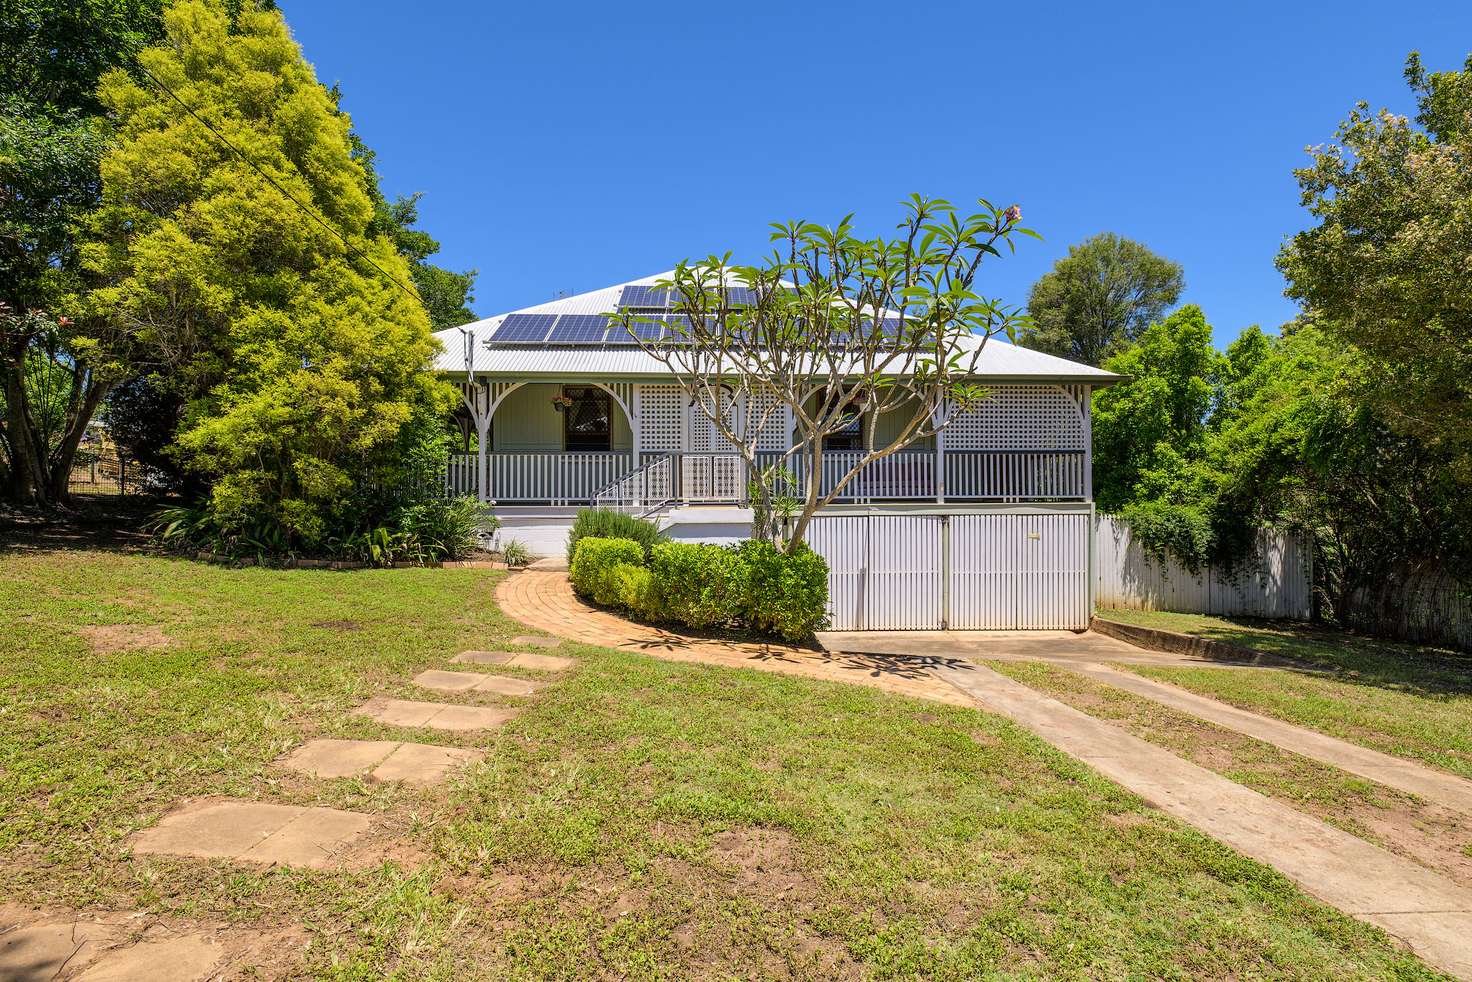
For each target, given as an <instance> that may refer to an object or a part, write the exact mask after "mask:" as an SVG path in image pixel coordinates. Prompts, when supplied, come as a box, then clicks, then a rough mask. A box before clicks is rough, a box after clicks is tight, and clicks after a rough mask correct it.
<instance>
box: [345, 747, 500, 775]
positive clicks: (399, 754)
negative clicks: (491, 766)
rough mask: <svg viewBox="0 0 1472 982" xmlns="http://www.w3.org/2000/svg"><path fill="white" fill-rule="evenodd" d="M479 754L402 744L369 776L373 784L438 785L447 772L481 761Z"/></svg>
mask: <svg viewBox="0 0 1472 982" xmlns="http://www.w3.org/2000/svg"><path fill="white" fill-rule="evenodd" d="M484 756H485V753H484V752H483V751H480V750H462V749H460V748H459V747H433V746H430V745H429V744H427V743H401V744H399V749H397V750H395V751H394V752H393V753H391V754H389V755H388V758H387V759H386V760H385V761H384V762H383V763H381V764H379V765H378V766H377V767H375V768H374V769H373V773H372V774H370V775H368V776H369V777H370V778H371V779H372V780H375V781H403V782H404V783H405V784H420V785H423V784H438V783H439V782H440V781H443V780H444V779H445V778H447V777H449V775H450V772H451V771H453V770H454V769H455V768H457V767H460V766H462V765H464V764H471V763H474V762H475V761H477V760H480V759H481V758H483V757H484Z"/></svg>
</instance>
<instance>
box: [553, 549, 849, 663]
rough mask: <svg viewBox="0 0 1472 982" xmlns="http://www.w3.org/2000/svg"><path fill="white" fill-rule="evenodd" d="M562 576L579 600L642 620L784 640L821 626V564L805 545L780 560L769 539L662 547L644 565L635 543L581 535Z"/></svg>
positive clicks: (824, 577) (824, 592)
mask: <svg viewBox="0 0 1472 982" xmlns="http://www.w3.org/2000/svg"><path fill="white" fill-rule="evenodd" d="M570 575H571V578H572V583H573V588H574V589H575V590H577V592H578V593H579V594H580V595H582V596H583V597H586V598H589V599H591V600H593V601H595V602H596V603H600V604H603V605H604V606H608V607H620V608H622V609H624V610H626V611H628V612H629V613H631V614H633V615H634V616H635V617H637V618H639V619H641V620H645V621H668V622H671V623H675V624H681V625H684V626H686V627H692V628H696V629H698V630H704V629H709V628H718V627H730V628H744V629H746V630H749V631H752V632H754V633H759V634H775V635H778V636H779V637H781V638H783V639H785V640H787V641H806V640H808V639H809V638H811V637H812V636H813V632H814V631H818V630H821V629H822V628H823V627H824V625H825V624H826V623H827V607H828V566H827V564H826V563H824V562H823V557H822V556H819V555H818V554H817V553H815V552H813V551H811V550H810V549H807V548H805V547H804V548H801V549H799V550H798V551H797V552H796V553H794V554H793V555H790V556H788V555H784V554H783V553H781V552H778V551H777V549H776V548H775V547H774V546H773V545H772V544H771V543H769V542H756V541H749V542H743V543H741V545H739V546H731V547H724V546H713V545H702V544H698V543H693V542H662V543H658V544H656V545H655V546H654V548H653V550H652V551H651V555H650V557H649V565H648V566H647V567H646V566H645V565H644V561H643V552H642V547H641V545H640V544H639V543H638V542H634V541H632V540H628V539H604V538H599V537H597V536H586V537H584V538H583V539H581V540H580V541H579V543H578V545H577V547H576V549H575V550H574V553H573V560H572V567H571V574H570Z"/></svg>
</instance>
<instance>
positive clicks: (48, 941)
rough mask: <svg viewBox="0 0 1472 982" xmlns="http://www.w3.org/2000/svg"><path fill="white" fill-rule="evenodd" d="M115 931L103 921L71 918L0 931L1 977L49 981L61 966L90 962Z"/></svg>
mask: <svg viewBox="0 0 1472 982" xmlns="http://www.w3.org/2000/svg"><path fill="white" fill-rule="evenodd" d="M116 934H117V931H116V929H115V928H111V927H109V926H108V925H105V924H94V923H90V922H87V921H71V922H65V923H57V924H36V925H32V926H30V927H23V928H19V929H17V930H13V931H9V932H7V933H5V934H3V935H0V979H5V980H6V982H42V980H46V982H50V980H51V979H54V978H57V977H58V976H59V975H60V974H61V973H62V972H63V971H64V970H67V969H76V968H80V967H82V966H84V965H87V964H89V963H91V962H92V961H94V960H96V958H97V957H98V956H99V955H100V954H101V953H102V952H103V950H104V949H105V948H106V947H107V946H108V945H109V944H111V943H112V942H113V940H114V938H115V937H116Z"/></svg>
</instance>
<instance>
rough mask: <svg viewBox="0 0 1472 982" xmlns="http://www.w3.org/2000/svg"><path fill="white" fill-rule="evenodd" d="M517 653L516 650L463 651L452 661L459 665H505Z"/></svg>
mask: <svg viewBox="0 0 1472 982" xmlns="http://www.w3.org/2000/svg"><path fill="white" fill-rule="evenodd" d="M515 654H516V652H514V651H462V652H460V654H458V655H456V656H455V657H454V658H451V659H450V661H452V662H455V663H456V664H457V665H504V664H506V663H507V662H509V661H510V660H511V659H512V656H514V655H515Z"/></svg>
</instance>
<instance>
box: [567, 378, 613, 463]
mask: <svg viewBox="0 0 1472 982" xmlns="http://www.w3.org/2000/svg"><path fill="white" fill-rule="evenodd" d="M562 394H563V395H564V396H565V397H567V398H568V399H571V400H572V405H570V406H568V407H567V408H566V409H564V410H563V411H562V445H563V447H564V448H565V449H567V450H612V449H613V426H612V423H613V417H612V415H611V414H610V412H609V410H610V401H609V398H608V393H607V392H604V391H603V390H602V389H600V388H597V387H595V386H591V385H588V386H579V385H567V386H563V388H562Z"/></svg>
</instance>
